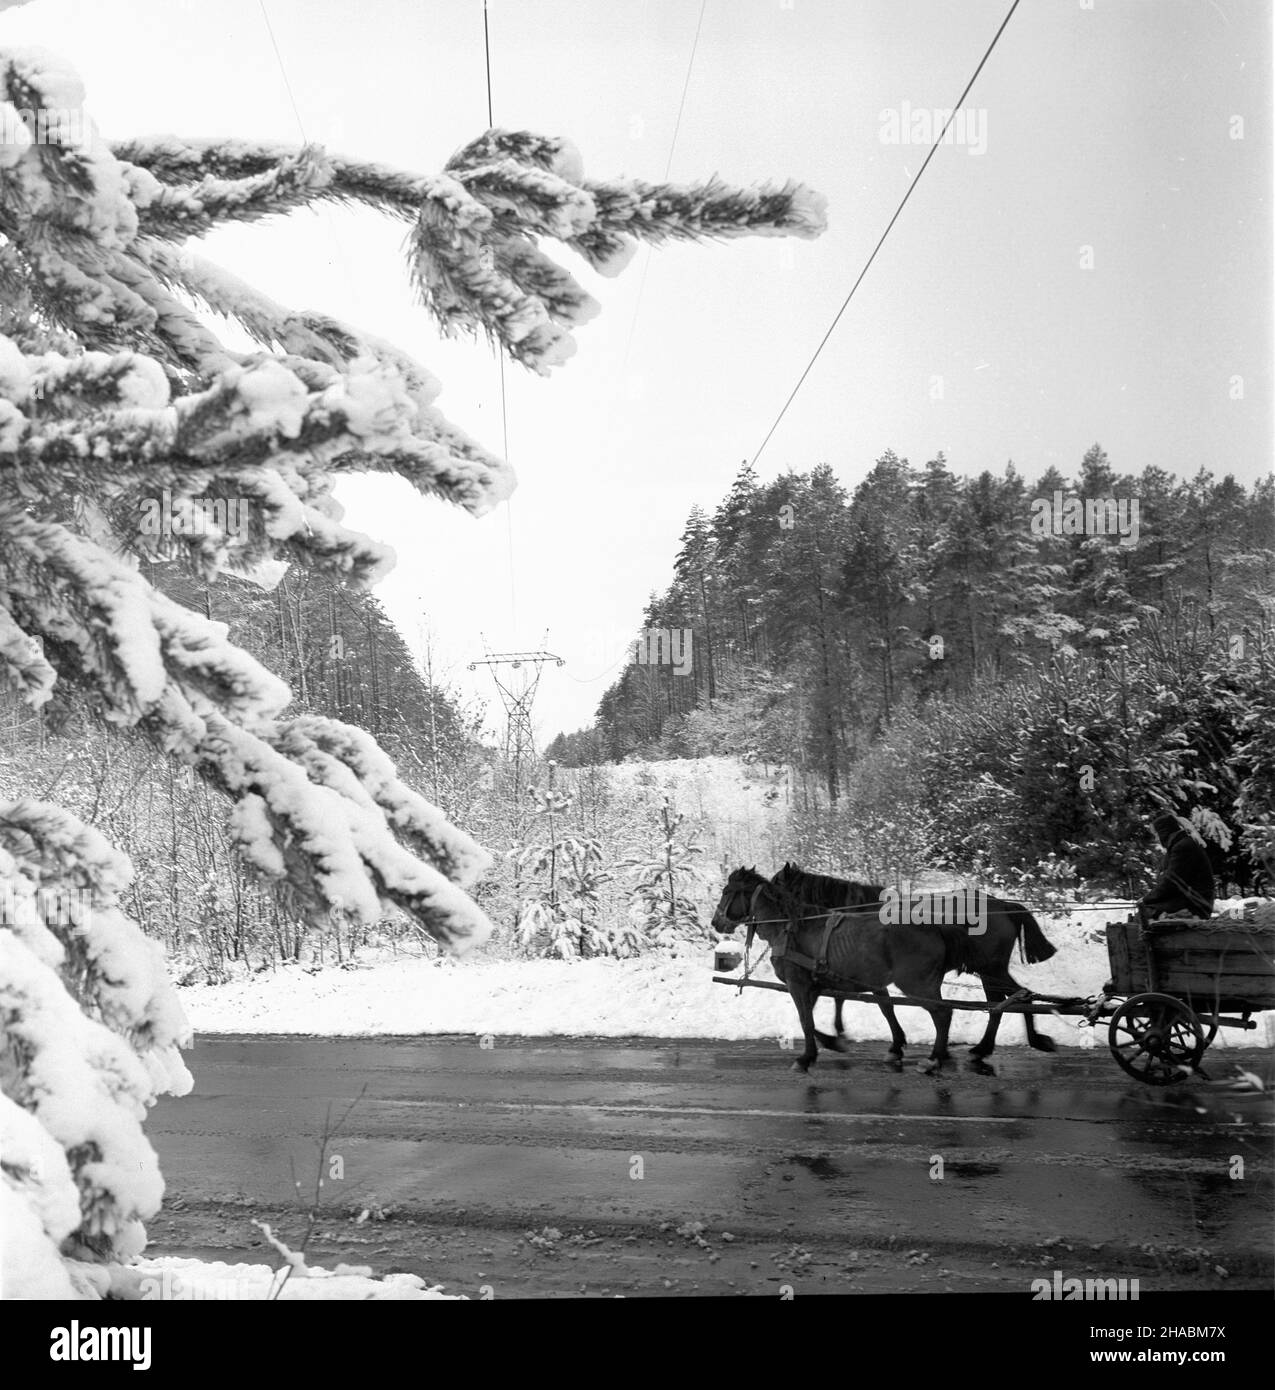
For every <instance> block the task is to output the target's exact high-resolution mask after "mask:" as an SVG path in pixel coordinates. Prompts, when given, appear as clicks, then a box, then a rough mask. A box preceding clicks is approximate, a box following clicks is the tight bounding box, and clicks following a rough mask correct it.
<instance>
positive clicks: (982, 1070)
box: [969, 1057, 996, 1076]
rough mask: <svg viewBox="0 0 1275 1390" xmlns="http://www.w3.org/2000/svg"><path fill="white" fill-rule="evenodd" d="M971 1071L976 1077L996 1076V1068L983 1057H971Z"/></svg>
mask: <svg viewBox="0 0 1275 1390" xmlns="http://www.w3.org/2000/svg"><path fill="white" fill-rule="evenodd" d="M969 1069H970V1071H972V1072H973V1073H974V1074H975V1075H976V1076H995V1075H996V1068H995V1067H994V1066H992V1064H991V1063H990V1062H985V1061H984V1060H983V1059H982V1058H981V1057H971V1058H970V1060H969Z"/></svg>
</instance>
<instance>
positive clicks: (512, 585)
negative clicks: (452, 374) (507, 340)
mask: <svg viewBox="0 0 1275 1390" xmlns="http://www.w3.org/2000/svg"><path fill="white" fill-rule="evenodd" d="M487 5H488V0H483V60H484V63H485V65H486V69H487V128H488V130H492V129H494V128H495V125H496V118H495V116H494V115H493V114H492V105H491V26H490V24H489V23H488V20H487ZM496 365H497V367H498V368H499V371H500V434H501V441H502V444H501V447H502V450H503V456H504V459H505V462H506V463H508V462H509V407H508V404H507V402H506V398H505V354H504V351H503V349H502V348H501V347H500V345H499V344H497V346H496ZM505 541H506V545H507V547H508V551H509V626H510V632H509V636H510V639H511V640H512V641H513V642H514V644H515V645H516V644H517V640H518V585H517V582H516V580H515V578H514V503H513V498H512V497H506V498H505Z"/></svg>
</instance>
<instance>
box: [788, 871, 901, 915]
mask: <svg viewBox="0 0 1275 1390" xmlns="http://www.w3.org/2000/svg"><path fill="white" fill-rule="evenodd" d="M771 882H772V883H774V884H775V886H776V887H779V888H785V889H788V890H790V891H792V892H795V893H798V894H800V895H801V897H802V898H803V899H804V900H805V901H807V902H811V903H814V904H815V905H816V906H818V907H861V906H875V905H876V904H878V903H880V901H881V898H882V895H883V894H884V893H885V887H884V885H881V884H875V883H858V882H856V881H855V880H854V879H851V878H834V877H833V875H832V874H816V873H811V872H810V871H809V870H807V869H801V868H798V866H797V865H796V864H792V863H788V864H785V865H784V867H783V868H782V869H780V871H779V872H778V873H777V874H776V875H775V877H774V878H773V879H772V880H771Z"/></svg>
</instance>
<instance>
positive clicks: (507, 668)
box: [469, 632, 565, 806]
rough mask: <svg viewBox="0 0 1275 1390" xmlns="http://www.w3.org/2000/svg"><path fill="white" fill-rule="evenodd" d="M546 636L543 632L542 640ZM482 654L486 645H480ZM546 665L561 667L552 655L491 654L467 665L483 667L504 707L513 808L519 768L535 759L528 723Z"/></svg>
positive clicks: (519, 780)
mask: <svg viewBox="0 0 1275 1390" xmlns="http://www.w3.org/2000/svg"><path fill="white" fill-rule="evenodd" d="M548 636H549V634H548V633H547V632H546V633H545V637H546V638H547V637H548ZM483 647H484V650H486V647H487V644H486V643H485V642H484V643H483ZM548 662H553V664H554V665H555V666H562V665H565V662H564V661H563V659H562V658H561V657H560V656H555V655H554V654H553V653H552V652H547V651H543V650H541V651H535V652H493V651H490V650H486V655H484V656H481V657H479V658H478V659H477V660H475V661H471V662H470V663H469V669H470V670H471V671H473V670H475V669H476V668H477V667H479V666H486V667H487V669H488V670H489V671H490V672H491V678H492V680H493V681H495V683H496V689H497V690H498V691H499V692H500V702H501V704H502V705H504V707H505V757H506V758H507V759H508V760H509V761H510V762H511V763H512V764H513V769H514V805H515V806H520V805H521V803H522V774H523V768H524V767H525V766H527V765H529V764H530V762H531V760H532V759H533V758H534V756H535V752H536V747H535V728H534V725H533V724H532V721H531V711H532V707H533V706H534V704H535V700H536V689H537V687H538V686H539V685H540V674H541V672H542V671H543V670H544V668H545V665H546V664H547V663H548Z"/></svg>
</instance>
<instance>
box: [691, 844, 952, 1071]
mask: <svg viewBox="0 0 1275 1390" xmlns="http://www.w3.org/2000/svg"><path fill="white" fill-rule="evenodd" d="M746 922H751V923H752V925H753V926H755V928H756V930H757V934H758V935H759V936H760V937H761V938H762V939H763V940H764V941H767V942H769V944H770V954H771V964H772V965H773V967H774V970H775V974H776V975H778V977H779V978H780V979H781V980H782V981H783V982H784V984H785V985H787V986H788V993H789V994H791V995H792V1001H793V1003H794V1004H795V1005H796V1006H797V1015H798V1017H799V1018H800V1019H801V1032H802V1036H803V1037H804V1038H805V1042H806V1046H805V1049H804V1051H803V1052H802V1054H801V1056H800V1057H798V1058H797V1060H796V1061H795V1062H794V1063H793V1070H794V1071H801V1072H804V1071H808V1070H809V1068H810V1065H811V1063H812V1062H813V1061H814V1060H815V1058H816V1057H817V1056H818V1044H819V1043H821V1044H822V1045H823V1046H824V1047H828V1048H833V1049H837V1040H836V1039H835V1038H832V1037H830V1036H829V1035H828V1034H826V1033H818V1032H816V1030H815V1000H816V999H817V998H818V997H819V993H820V990H821V989H827V988H829V987H830V986H831V987H834V988H835V987H840V988H842V989H845V990H847V991H850V992H853V993H859V992H867V991H871V993H872V994H874V995H875V996H876V998H877V1002H878V1003H880V1002H881V1001H882V999H886V998H888V997H889V994H888V987H889V986H890V984H892V983H893V984H896V985H898V987H899V988H900V989H901V990H903V992H904V993H905V994H910V995H913V996H914V997H916V998H920V999H933V1000H936V1001H940V1000H942V998H943V976H944V975H945V974H947V972H948V971H949V970H961V969H964V966H965V962H964V957H963V951H964V948H965V938H964V936H963V935H962V934H960V933H954V932H947V933H945V932H937V931H935V930H933V928H931V927H914V926H912V925H910V924H908V925H897V926H887V925H886V924H885V923H884V922H882V921H881V917H880V913H879V911H878V909H877V908H876V907H873V906H865V907H857V908H847V909H845V910H844V911H838V912H831V913H830V912H826V911H824V912H821V911H819V909H818V908H817V907H812V906H811V905H810V904H809V903H805V902H802V901H801V900H800V899H799V898H796V897H794V896H793V895H792V894H791V893H789V892H787V891H785V890H784V889H783V888H779V887H777V886H776V885H775V884H773V883H772V882H771V881H770V880H769V879H767V878H765V877H764V876H763V875H761V874H759V873H758V872H757V871H756V869H736V870H735V872H734V873H733V874H731V876H730V877H729V878H728V879H727V880H726V887H725V889H724V890H723V892H722V897H721V901H720V902H719V903H718V904H717V910H716V912H714V913H713V926H714V928H715V929H716V930H717V931H720V932H726V933H729V932H733V931H734V930H735V928H736V927H738V926H740V925H742V924H743V923H746ZM819 967H822V968H819ZM926 1009H927V1011H928V1012H929V1015H930V1017H931V1018H932V1019H933V1020H934V1048H933V1050H932V1051H931V1053H930V1064H929V1066H927V1067H923V1068H922V1070H924V1071H937V1070H938V1069H939V1067H940V1066H941V1065H942V1064H943V1063H944V1062H945V1061H947V1060H948V1058H949V1053H948V1050H947V1034H948V1030H949V1028H950V1027H951V1025H952V1010H951V1009H950V1008H949V1007H947V1006H945V1005H944V1004H942V1003H938V1002H936V1003H935V1004H934V1005H932V1006H931V1005H926Z"/></svg>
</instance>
